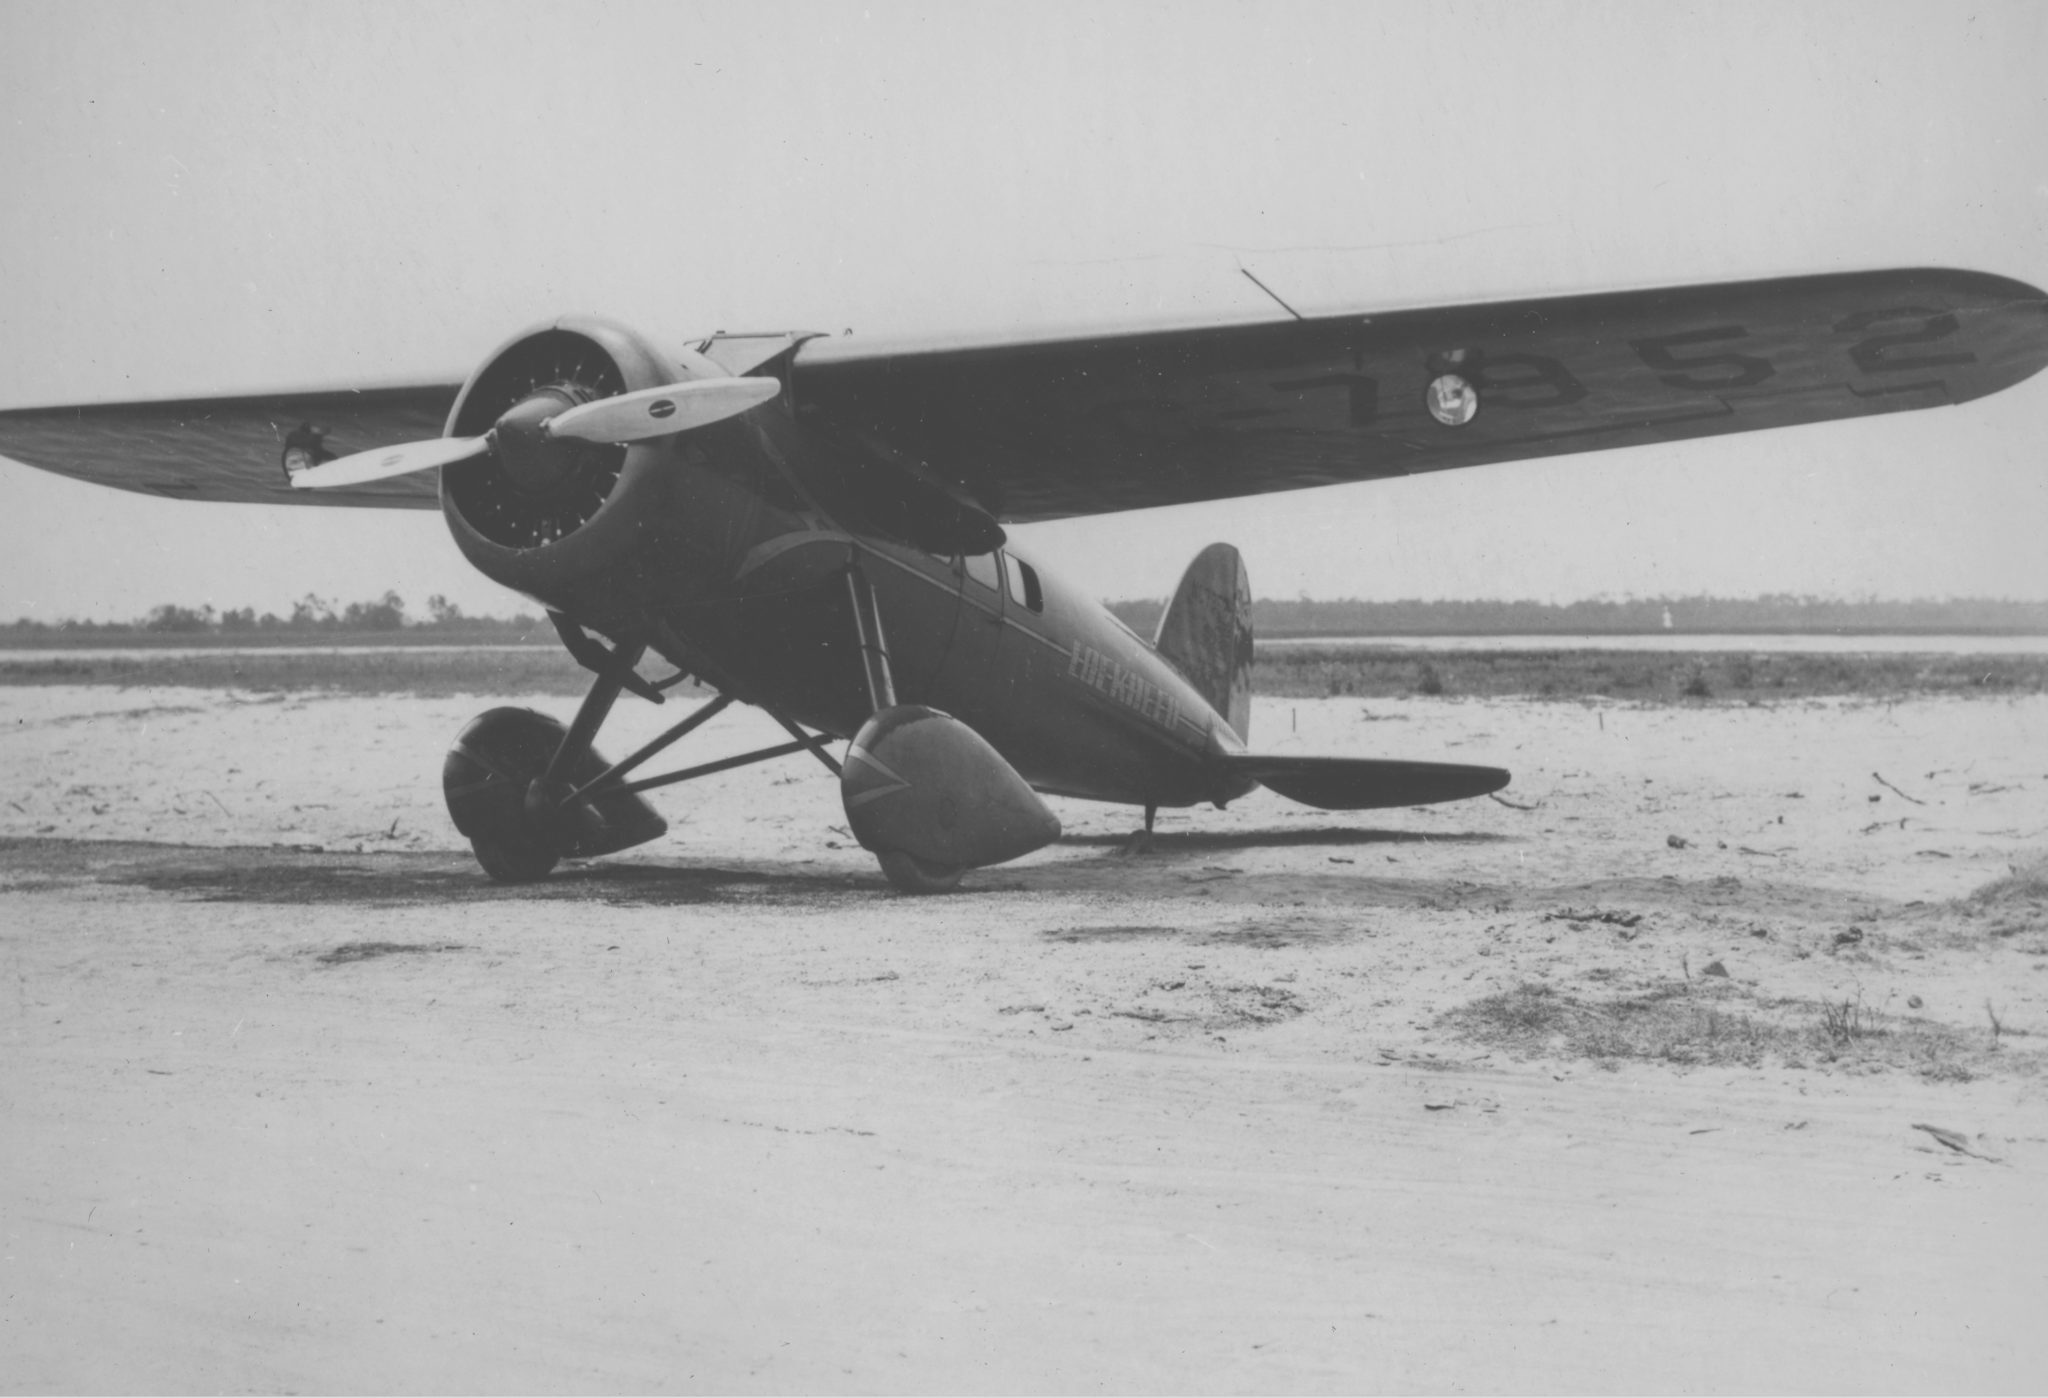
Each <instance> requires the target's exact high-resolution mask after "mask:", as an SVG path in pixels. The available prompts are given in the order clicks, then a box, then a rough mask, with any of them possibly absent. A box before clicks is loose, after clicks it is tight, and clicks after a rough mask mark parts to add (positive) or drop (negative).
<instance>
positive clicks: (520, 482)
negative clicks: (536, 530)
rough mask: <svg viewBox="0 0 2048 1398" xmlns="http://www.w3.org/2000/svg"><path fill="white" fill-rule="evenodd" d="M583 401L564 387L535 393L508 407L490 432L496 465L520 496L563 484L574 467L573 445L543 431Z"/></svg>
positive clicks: (556, 386)
mask: <svg viewBox="0 0 2048 1398" xmlns="http://www.w3.org/2000/svg"><path fill="white" fill-rule="evenodd" d="M581 401H583V400H582V399H581V398H580V397H578V395H577V394H576V393H575V392H574V391H572V390H571V389H570V388H569V387H568V386H567V385H565V384H549V385H548V386H547V387H545V388H540V389H536V390H534V391H533V392H532V393H529V394H527V395H526V397H524V398H522V399H520V400H519V401H518V402H517V403H514V404H513V405H512V406H511V407H509V408H507V409H506V410H505V411H504V413H503V414H502V415H501V416H500V417H499V418H498V421H497V424H496V425H495V426H494V427H492V429H491V439H492V445H493V447H494V455H496V457H497V458H498V465H499V466H501V467H502V468H503V469H504V472H505V474H506V475H507V476H509V477H511V479H512V484H513V487H514V488H515V489H517V490H518V491H519V492H520V493H521V494H523V495H545V494H547V493H549V492H550V491H552V490H555V489H556V488H558V487H559V486H560V485H561V484H562V478H563V475H564V473H565V472H566V471H567V470H568V469H569V467H570V466H571V465H572V464H573V458H574V455H575V446H574V444H573V443H568V442H557V441H555V440H554V439H553V438H551V437H549V436H548V434H547V432H546V430H545V428H546V425H547V421H548V419H549V418H551V417H554V416H556V415H558V414H560V413H563V412H566V411H567V410H568V409H570V408H573V407H575V406H576V405H577V403H579V402H581Z"/></svg>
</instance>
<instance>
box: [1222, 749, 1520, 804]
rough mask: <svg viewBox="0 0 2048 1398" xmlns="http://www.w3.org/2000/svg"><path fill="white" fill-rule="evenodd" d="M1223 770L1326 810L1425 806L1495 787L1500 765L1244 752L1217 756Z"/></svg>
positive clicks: (1504, 778)
mask: <svg viewBox="0 0 2048 1398" xmlns="http://www.w3.org/2000/svg"><path fill="white" fill-rule="evenodd" d="M1217 761H1218V762H1219V763H1220V764H1221V765H1222V766H1223V768H1224V770H1226V771H1228V772H1231V773H1233V774H1235V775H1238V776H1244V777H1250V778H1251V779H1252V780H1253V781H1256V782H1258V783H1259V784H1260V785H1262V786H1268V787H1271V788H1272V789H1273V790H1274V791H1277V792H1279V793H1280V794H1281V795H1282V796H1285V797H1286V798H1287V799H1288V800H1290V801H1299V802H1301V804H1302V805H1304V806H1317V807H1320V808H1321V809H1323V810H1326V811H1369V810H1375V809H1378V808H1380V807H1384V806H1426V805H1429V804H1430V803H1431V802H1434V801H1462V800H1464V799H1466V798H1467V797H1471V796H1484V795H1486V794H1487V793H1489V792H1493V791H1499V790H1500V789H1501V788H1502V787H1504V786H1506V785H1507V784H1508V781H1509V776H1508V774H1507V773H1506V772H1505V771H1503V770H1501V769H1500V768H1499V767H1468V766H1465V765H1463V764H1461V763H1455V762H1401V761H1394V760H1389V759H1384V758H1372V757H1279V756H1265V755H1261V754H1258V753H1245V754H1241V755H1236V756H1229V757H1222V758H1218V759H1217Z"/></svg>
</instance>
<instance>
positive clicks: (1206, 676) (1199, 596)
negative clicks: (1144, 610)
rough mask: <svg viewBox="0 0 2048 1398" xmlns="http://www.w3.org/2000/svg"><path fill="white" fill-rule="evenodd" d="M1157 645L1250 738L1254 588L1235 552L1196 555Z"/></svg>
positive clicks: (1217, 547) (1222, 548)
mask: <svg viewBox="0 0 2048 1398" xmlns="http://www.w3.org/2000/svg"><path fill="white" fill-rule="evenodd" d="M1152 644H1153V646H1154V648H1155V649H1157V650H1158V652H1159V653H1160V654H1161V655H1163V656H1165V657H1166V658H1167V659H1168V660H1170V661H1172V662H1173V664H1174V667H1175V668H1176V669H1178V670H1179V671H1180V672H1181V673H1182V674H1183V675H1185V676H1187V678H1188V683H1190V684H1192V685H1193V686H1194V687H1195V692H1196V693H1198V694H1200V695H1201V696H1202V697H1203V698H1204V699H1206V700H1208V701H1209V706H1210V707H1211V708H1213V709H1215V710H1216V712H1217V713H1219V714H1222V715H1223V717H1224V718H1225V719H1227V720H1228V721H1229V723H1230V726H1231V727H1232V728H1233V729H1235V730H1236V731H1237V736H1238V737H1239V738H1242V739H1245V740H1247V741H1248V740H1249V739H1250V737H1251V722H1252V584H1251V579H1250V578H1248V577H1247V576H1245V571H1244V559H1243V558H1242V557H1241V556H1240V555H1239V554H1238V551H1237V550H1236V549H1234V548H1232V547H1231V546H1230V545H1229V544H1211V545H1209V547H1207V548H1205V549H1203V550H1202V551H1201V552H1200V553H1198V554H1196V555H1195V561H1194V562H1192V563H1190V564H1189V565H1188V570H1187V572H1186V573H1184V574H1182V575H1181V580H1180V588H1179V590H1178V591H1176V592H1175V593H1174V594H1173V600H1172V601H1171V602H1169V603H1167V604H1166V613H1165V615H1163V616H1161V617H1160V618H1159V632H1158V634H1157V635H1156V636H1154V637H1153V638H1152Z"/></svg>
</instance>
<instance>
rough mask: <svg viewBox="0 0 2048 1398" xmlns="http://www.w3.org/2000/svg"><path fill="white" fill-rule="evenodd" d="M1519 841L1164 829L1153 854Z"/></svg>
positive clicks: (1333, 830) (1081, 840)
mask: <svg viewBox="0 0 2048 1398" xmlns="http://www.w3.org/2000/svg"><path fill="white" fill-rule="evenodd" d="M1136 838H1137V837H1136V833H1135V832H1132V833H1127V834H1122V835H1068V836H1065V837H1063V838H1062V839H1061V840H1060V843H1061V844H1063V845H1072V846H1076V847H1078V848H1082V849H1088V848H1096V849H1103V848H1108V849H1115V850H1119V851H1120V850H1122V849H1124V848H1126V847H1127V846H1129V845H1130V844H1131V843H1132V841H1133V840H1134V839H1136ZM1518 838H1520V837H1518V836H1515V835H1496V834H1491V833H1488V832H1486V831H1475V830H1453V831H1448V832H1445V833H1442V834H1435V833H1431V832H1428V831H1417V830H1361V829H1359V828H1358V827H1356V826H1350V825H1319V826H1314V827H1311V828H1308V829H1288V830H1270V829H1267V830H1161V831H1154V832H1153V834H1152V838H1151V841H1150V852H1151V853H1153V854H1159V855H1171V854H1175V853H1177V852H1180V851H1183V850H1185V851H1187V852H1189V853H1196V852H1200V851H1205V850H1219V849H1292V848H1298V847H1300V846H1303V845H1331V846H1340V845H1488V844H1506V843H1509V842H1511V841H1514V840H1516V839H1518Z"/></svg>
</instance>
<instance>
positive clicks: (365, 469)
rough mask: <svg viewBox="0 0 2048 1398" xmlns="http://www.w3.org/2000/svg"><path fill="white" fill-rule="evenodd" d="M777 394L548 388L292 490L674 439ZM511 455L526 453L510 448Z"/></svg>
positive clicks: (296, 478)
mask: <svg viewBox="0 0 2048 1398" xmlns="http://www.w3.org/2000/svg"><path fill="white" fill-rule="evenodd" d="M780 392H782V385H781V384H780V383H778V382H776V381H775V380H774V379H761V378H717V379H696V380H692V381H691V382H688V383H671V384H662V385H660V386H658V387H655V388H643V389H638V390H636V391H635V392H632V393H621V394H618V395H617V396H615V397H611V398H598V399H594V400H592V401H591V402H588V403H576V402H574V400H572V399H571V398H569V397H567V396H566V395H565V394H563V393H562V392H561V391H560V390H558V389H554V388H545V389H541V390H539V391H538V392H536V393H534V394H532V395H530V396H529V397H526V398H523V399H521V400H520V401H519V402H517V403H515V404H513V405H512V407H510V408H509V409H507V410H506V411H505V413H504V415H503V416H502V417H500V418H499V419H498V421H497V423H496V424H495V425H493V426H492V428H491V430H490V431H488V432H486V433H484V435H483V436H481V437H432V438H429V439H428V440H426V441H424V442H407V443H405V444H404V445H402V446H396V447H379V448H377V449H376V450H374V451H359V452H355V453H353V454H352V455H349V456H342V457H336V458H335V459H334V460H332V461H327V462H323V463H321V464H320V465H318V466H314V467H311V468H310V469H308V470H304V471H300V472H298V473H296V474H295V475H293V476H292V486H293V488H294V489H297V490H331V489H334V488H335V487H337V486H346V485H362V484H364V483H366V482H369V481H381V480H388V479H390V478H391V477H393V476H407V475H411V474H412V473H413V472H415V471H426V470H431V469H432V468H434V467H436V466H452V465H454V464H455V463H456V462H458V461H468V460H469V459H470V458H472V457H477V456H484V455H488V454H490V453H494V452H497V451H499V450H500V448H501V447H512V446H514V443H515V442H516V443H518V444H519V446H520V447H525V446H530V445H532V444H535V443H537V442H545V441H557V440H561V439H564V438H568V439H572V440H575V441H581V442H608V443H614V444H619V443H626V442H644V441H647V440H649V439H651V438H654V437H672V436H675V435H676V434H677V433H679V432H688V431H690V430H692V429H693V428H698V427H708V426H710V425H711V424H712V423H714V422H723V421H724V420H725V419H726V418H729V417H736V416H738V415H739V414H740V413H743V412H745V411H746V410H747V409H749V408H752V407H757V406H759V405H760V404H762V403H765V402H767V401H768V400H769V399H770V398H773V397H775V395H776V394H778V393H780ZM515 454H517V455H520V456H525V455H527V454H528V453H526V452H525V451H520V450H517V449H515ZM507 464H508V466H509V465H511V464H512V463H509V462H508V463H507ZM515 474H519V473H518V472H517V471H515Z"/></svg>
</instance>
